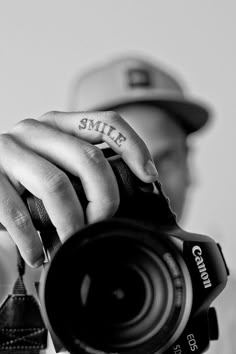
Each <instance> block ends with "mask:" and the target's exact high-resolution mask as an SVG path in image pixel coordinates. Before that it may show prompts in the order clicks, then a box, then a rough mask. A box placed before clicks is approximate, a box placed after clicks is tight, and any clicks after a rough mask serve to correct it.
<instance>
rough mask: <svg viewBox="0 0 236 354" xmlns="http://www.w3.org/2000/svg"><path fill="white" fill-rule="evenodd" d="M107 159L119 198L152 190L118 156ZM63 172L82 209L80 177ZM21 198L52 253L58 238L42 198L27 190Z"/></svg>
mask: <svg viewBox="0 0 236 354" xmlns="http://www.w3.org/2000/svg"><path fill="white" fill-rule="evenodd" d="M107 160H108V161H109V163H110V165H111V167H112V169H113V172H114V174H115V176H116V179H117V183H118V187H119V192H120V199H121V200H124V199H126V198H130V197H131V196H133V195H134V194H135V191H136V192H137V190H138V189H141V190H146V191H150V192H152V191H153V185H152V184H147V183H144V182H142V181H140V180H139V179H138V178H137V177H136V176H135V175H134V174H133V173H132V171H131V170H130V169H129V167H128V166H127V165H126V164H125V162H124V161H123V160H122V159H121V157H120V156H118V155H116V156H112V157H110V158H108V159H107ZM65 172H66V174H67V176H68V177H69V179H70V181H71V183H72V185H73V187H74V189H75V191H76V194H77V196H78V198H79V200H80V202H81V205H82V207H83V209H84V210H85V209H86V206H87V203H88V201H87V199H86V195H85V193H84V190H83V187H82V184H81V181H80V179H79V178H78V177H76V176H73V175H71V174H70V173H68V172H67V171H65ZM22 198H23V200H24V202H25V204H26V205H27V207H28V209H29V212H30V215H31V218H32V221H33V224H34V226H35V228H36V230H37V231H39V232H40V236H41V238H42V242H43V244H44V248H45V250H47V251H49V253H52V252H53V251H55V250H56V248H57V247H58V245H60V240H59V237H58V235H57V233H56V229H55V227H54V226H53V224H52V222H51V220H50V218H49V216H48V213H47V211H46V209H45V207H44V204H43V202H42V200H41V199H39V198H37V197H35V196H34V195H32V194H31V193H30V192H29V191H25V192H24V194H23V196H22Z"/></svg>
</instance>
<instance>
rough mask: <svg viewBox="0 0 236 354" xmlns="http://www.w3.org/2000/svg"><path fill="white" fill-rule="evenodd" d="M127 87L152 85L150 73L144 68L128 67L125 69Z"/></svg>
mask: <svg viewBox="0 0 236 354" xmlns="http://www.w3.org/2000/svg"><path fill="white" fill-rule="evenodd" d="M127 77H128V85H129V87H132V88H135V87H150V86H152V83H151V77H150V73H149V72H148V71H147V70H145V69H138V68H135V69H129V70H128V71H127Z"/></svg>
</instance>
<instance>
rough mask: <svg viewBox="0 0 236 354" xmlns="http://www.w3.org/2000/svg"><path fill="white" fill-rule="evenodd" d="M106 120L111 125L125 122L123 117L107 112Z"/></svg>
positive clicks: (113, 112)
mask: <svg viewBox="0 0 236 354" xmlns="http://www.w3.org/2000/svg"><path fill="white" fill-rule="evenodd" d="M106 119H107V120H108V121H109V123H113V124H114V123H117V122H121V121H122V120H123V118H122V117H121V115H120V114H119V113H117V112H115V111H107V112H106Z"/></svg>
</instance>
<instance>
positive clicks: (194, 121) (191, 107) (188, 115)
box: [94, 95, 210, 134]
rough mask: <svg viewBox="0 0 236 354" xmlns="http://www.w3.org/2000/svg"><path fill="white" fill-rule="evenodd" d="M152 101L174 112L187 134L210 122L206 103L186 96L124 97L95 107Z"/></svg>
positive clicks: (112, 107) (107, 107)
mask: <svg viewBox="0 0 236 354" xmlns="http://www.w3.org/2000/svg"><path fill="white" fill-rule="evenodd" d="M142 102H145V103H147V102H150V103H152V104H155V105H157V106H158V107H160V108H164V109H165V110H167V111H169V112H170V113H172V114H173V116H174V117H176V119H178V121H179V122H180V124H181V125H182V126H183V127H184V129H185V130H186V132H187V134H191V133H193V132H195V131H197V130H199V129H201V128H203V127H204V126H206V124H208V123H209V121H210V109H209V108H208V107H206V106H205V104H202V103H198V102H196V101H191V100H188V99H186V98H180V97H174V98H173V99H169V98H165V97H157V96H152V95H149V96H146V97H145V96H142V97H134V96H133V97H122V98H120V99H115V100H110V101H109V102H108V101H106V103H105V104H101V105H100V106H96V107H94V109H96V110H110V109H115V108H116V107H118V106H122V105H125V104H129V103H142Z"/></svg>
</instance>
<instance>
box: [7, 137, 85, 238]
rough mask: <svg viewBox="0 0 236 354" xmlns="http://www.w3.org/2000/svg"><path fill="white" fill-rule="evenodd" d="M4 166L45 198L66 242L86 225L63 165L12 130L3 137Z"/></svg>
mask: <svg viewBox="0 0 236 354" xmlns="http://www.w3.org/2000/svg"><path fill="white" fill-rule="evenodd" d="M0 151H1V154H2V157H1V161H0V164H1V169H2V170H4V171H5V173H6V174H7V176H8V177H9V178H10V179H11V182H12V184H13V185H18V184H19V183H20V184H21V185H23V186H24V187H25V188H26V189H27V190H29V191H30V192H31V193H32V194H33V195H35V196H36V197H38V198H39V199H41V200H42V201H43V204H44V206H45V208H46V210H47V212H48V215H49V217H50V219H51V221H52V223H53V225H54V226H55V228H56V229H57V232H58V235H59V237H60V239H61V241H62V242H63V241H64V240H65V239H66V238H67V237H68V236H71V235H72V234H73V233H75V232H76V231H78V230H79V229H80V228H81V227H82V226H83V225H84V215H83V211H82V207H81V204H80V202H79V200H78V198H77V196H76V193H75V190H74V188H73V186H72V184H71V183H70V181H69V178H68V177H67V176H66V174H65V173H64V172H62V171H61V170H60V169H59V168H57V167H56V166H54V165H53V164H52V163H50V162H49V161H47V160H45V159H44V158H42V157H41V156H39V155H37V154H36V153H34V152H33V151H30V150H29V149H27V148H25V147H24V146H22V145H20V144H19V143H18V142H16V141H15V139H13V137H12V136H9V135H8V134H3V135H1V139H0Z"/></svg>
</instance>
